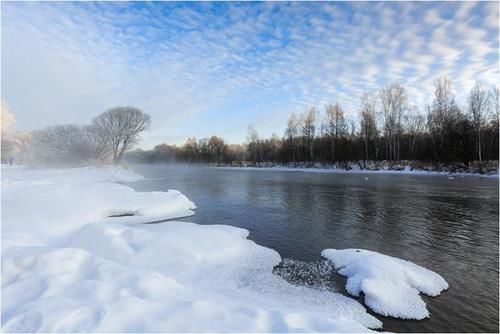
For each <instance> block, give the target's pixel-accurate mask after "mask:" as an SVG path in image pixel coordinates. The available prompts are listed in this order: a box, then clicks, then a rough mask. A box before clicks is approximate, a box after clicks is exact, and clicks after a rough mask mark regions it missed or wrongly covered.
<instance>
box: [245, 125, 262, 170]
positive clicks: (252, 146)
mask: <svg viewBox="0 0 500 334" xmlns="http://www.w3.org/2000/svg"><path fill="white" fill-rule="evenodd" d="M247 143H248V150H249V151H250V154H251V156H252V161H253V163H254V164H255V163H257V161H260V160H261V153H260V145H259V134H258V133H257V130H255V128H254V127H253V125H251V124H250V125H249V126H248V134H247Z"/></svg>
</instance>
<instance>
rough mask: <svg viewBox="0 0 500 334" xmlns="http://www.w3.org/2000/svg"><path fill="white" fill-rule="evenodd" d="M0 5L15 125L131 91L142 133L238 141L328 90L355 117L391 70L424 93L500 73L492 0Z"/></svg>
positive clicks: (88, 111)
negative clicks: (445, 80) (144, 118)
mask: <svg viewBox="0 0 500 334" xmlns="http://www.w3.org/2000/svg"><path fill="white" fill-rule="evenodd" d="M2 6H3V7H2V9H3V10H2V31H3V39H2V69H3V71H2V97H3V98H4V99H5V100H6V101H7V102H8V103H9V105H10V106H11V110H12V112H13V113H14V114H15V115H16V118H17V120H18V122H17V124H18V126H19V127H24V128H26V129H34V128H38V127H41V126H45V125H50V124H53V123H86V122H89V121H90V119H91V118H92V117H93V116H95V115H97V114H98V113H100V112H102V111H104V110H105V109H107V108H110V107H113V106H115V105H124V104H129V105H135V106H137V107H140V108H142V109H144V110H145V111H146V112H148V113H150V114H151V115H152V119H153V129H152V131H151V133H150V134H149V135H146V136H145V141H146V144H145V145H146V146H151V145H153V144H154V143H157V142H159V141H162V139H161V138H165V140H175V141H179V142H180V141H183V139H182V138H187V137H188V136H193V135H197V136H198V137H200V136H208V135H210V134H213V133H215V134H219V135H224V136H226V137H227V138H226V139H228V140H230V141H233V142H238V141H242V140H244V137H245V134H246V128H247V125H248V123H253V124H255V126H256V127H257V128H258V129H259V132H261V134H262V135H270V134H271V133H272V132H274V131H276V132H277V133H281V132H282V131H283V127H284V124H285V123H286V118H287V117H288V115H289V114H290V113H291V112H303V111H304V110H306V109H307V108H310V107H312V106H313V105H315V106H318V107H322V106H323V105H324V104H326V103H331V102H339V103H341V104H342V106H343V108H344V110H345V111H346V112H347V113H348V114H349V115H350V116H352V117H356V115H357V114H358V111H357V109H358V106H359V98H360V96H361V94H362V93H363V92H373V91H376V90H377V89H378V88H380V87H382V86H384V85H387V84H389V83H391V82H393V81H399V82H400V83H401V84H403V85H405V86H406V87H407V89H408V95H409V97H410V99H411V100H412V103H417V101H418V103H428V102H429V101H430V98H431V94H432V89H433V86H432V83H433V81H434V80H435V79H436V78H437V77H438V76H440V75H444V74H446V75H448V76H449V77H450V79H451V80H453V81H456V82H457V85H456V88H457V90H459V89H467V87H469V86H470V83H469V84H466V82H469V81H473V80H481V81H485V82H496V77H495V75H498V4H492V3H447V4H446V5H443V4H439V3H436V4H432V3H420V2H418V3H405V2H400V3H374V2H373V3H372V2H368V3H355V2H354V3H347V2H345V3H307V4H305V3H164V2H153V3H115V2H110V3H107V2H95V3H94V2H83V3H10V2H8V3H3V4H2ZM494 8H496V11H493V10H492V9H494ZM422 18H423V20H422ZM483 18H485V19H483ZM495 20H496V21H495ZM457 93H458V94H457V97H461V96H466V94H467V91H466V90H464V91H457ZM227 120H231V121H230V122H228V121H227Z"/></svg>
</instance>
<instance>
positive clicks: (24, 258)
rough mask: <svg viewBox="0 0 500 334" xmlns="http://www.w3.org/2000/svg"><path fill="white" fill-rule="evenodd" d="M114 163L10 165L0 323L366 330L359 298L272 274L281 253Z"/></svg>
mask: <svg viewBox="0 0 500 334" xmlns="http://www.w3.org/2000/svg"><path fill="white" fill-rule="evenodd" d="M138 179H140V176H138V175H135V174H133V173H131V172H127V171H125V170H122V169H117V168H79V169H66V170H48V171H47V170H46V171H41V170H38V171H37V170H29V169H25V168H9V167H2V188H1V191H2V226H1V228H2V291H1V292H2V304H1V307H2V309H1V312H2V314H1V315H2V331H3V332H90V331H96V332H185V331H194V332H202V331H203V332H206V331H210V332H221V331H224V332H245V331H246V332H272V331H275V332H284V331H300V332H304V331H327V332H333V331H340V332H349V331H352V332H360V331H368V328H379V327H381V323H380V321H379V320H377V319H376V318H374V317H373V316H371V315H369V314H368V313H367V312H366V310H365V308H364V307H363V306H362V305H361V304H360V303H358V302H357V301H355V300H353V299H350V298H348V297H345V296H342V295H341V294H338V293H333V292H327V291H321V290H315V289H309V288H306V287H299V286H294V285H291V284H289V283H287V282H285V281H284V280H283V279H281V278H279V277H278V276H276V275H274V274H272V269H273V267H274V266H275V265H277V264H278V263H279V262H280V261H281V258H280V256H279V254H278V253H276V252H275V251H273V250H271V249H268V248H265V247H262V246H259V245H257V244H255V243H254V242H252V241H250V240H248V239H247V236H248V231H246V230H244V229H239V228H235V227H230V226H223V225H197V224H193V223H184V222H175V221H169V222H167V223H163V224H140V223H143V222H149V221H155V220H159V219H167V218H176V217H183V216H187V215H190V214H193V209H194V208H195V206H194V204H193V203H192V202H191V201H189V199H187V198H186V197H185V196H184V195H182V194H181V193H179V192H177V191H173V190H170V191H168V192H151V193H141V192H135V191H134V190H132V189H131V188H129V187H126V186H124V185H120V184H117V183H115V182H130V181H134V180H138Z"/></svg>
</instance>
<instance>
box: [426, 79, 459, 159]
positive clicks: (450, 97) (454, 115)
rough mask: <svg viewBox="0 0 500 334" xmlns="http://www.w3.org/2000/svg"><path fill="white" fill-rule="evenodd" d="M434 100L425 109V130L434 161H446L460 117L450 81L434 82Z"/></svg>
mask: <svg viewBox="0 0 500 334" xmlns="http://www.w3.org/2000/svg"><path fill="white" fill-rule="evenodd" d="M434 85H435V89H434V99H433V101H432V104H431V105H430V106H428V107H427V109H428V112H427V128H428V130H429V133H430V135H431V138H432V142H433V146H434V159H441V160H443V159H444V160H446V159H447V155H449V151H451V150H450V149H448V150H447V148H448V146H451V145H453V144H454V143H452V131H453V130H454V128H455V123H456V122H457V121H458V119H459V116H460V109H459V108H458V106H457V105H456V103H455V95H454V94H453V90H452V85H451V81H450V80H448V79H447V78H440V79H438V80H436V81H435V82H434Z"/></svg>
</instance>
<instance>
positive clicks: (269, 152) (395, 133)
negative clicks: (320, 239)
mask: <svg viewBox="0 0 500 334" xmlns="http://www.w3.org/2000/svg"><path fill="white" fill-rule="evenodd" d="M431 100H432V102H431V103H430V104H429V105H427V106H425V108H424V111H421V110H420V109H419V108H418V107H417V106H410V105H409V103H408V97H407V92H406V89H405V87H403V86H402V85H400V84H398V83H394V84H391V85H389V86H387V87H383V88H381V89H380V90H379V91H378V92H377V93H375V94H364V95H363V96H362V97H361V101H360V108H359V111H358V113H359V114H358V117H357V118H356V120H354V119H352V118H349V117H347V116H346V114H345V112H344V110H343V109H342V106H341V105H340V104H339V103H335V104H330V105H326V106H325V107H324V108H323V109H322V110H319V109H317V108H311V109H310V110H308V111H306V112H305V113H303V114H301V115H296V114H294V113H292V114H291V116H290V118H289V119H288V122H287V125H286V130H285V132H284V134H283V135H282V136H281V137H280V136H278V135H277V134H275V133H274V134H273V135H272V136H271V137H270V138H261V137H260V136H259V134H258V132H257V130H256V129H255V127H254V126H252V125H250V126H249V127H248V133H247V141H246V143H244V144H229V143H226V142H225V140H224V139H223V138H222V137H219V136H215V135H214V136H211V137H209V138H202V139H199V140H197V139H196V138H195V137H191V138H188V139H187V141H186V143H185V144H183V145H181V146H176V145H168V144H159V145H157V146H155V147H154V149H153V150H141V149H137V150H134V151H131V152H128V153H127V154H126V155H125V159H127V160H128V161H131V162H145V163H153V162H187V163H212V164H217V165H228V164H231V165H236V166H242V165H243V166H262V165H286V166H291V167H293V166H296V165H302V166H304V165H305V166H312V165H317V164H320V165H336V166H339V167H345V168H347V169H348V168H349V166H350V165H351V164H352V163H355V164H357V165H359V166H360V167H361V168H366V166H367V162H371V163H373V162H377V161H385V162H389V163H391V164H398V163H400V162H401V161H413V162H424V163H430V164H431V165H446V164H447V165H450V164H458V165H461V166H471V165H472V164H475V165H478V166H479V167H481V166H485V165H486V164H488V163H491V162H492V161H498V150H499V147H498V138H499V137H498V127H499V123H498V120H499V115H500V112H499V90H498V88H497V87H496V86H494V87H491V88H486V87H484V86H483V85H482V84H481V83H479V82H476V83H475V85H474V87H473V88H472V89H471V91H470V93H469V96H468V97H467V103H466V106H465V107H460V106H459V105H458V104H457V103H456V100H455V95H454V93H453V89H452V83H451V81H450V80H448V79H447V78H441V79H439V80H436V81H435V88H434V93H433V96H432V97H431Z"/></svg>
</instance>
